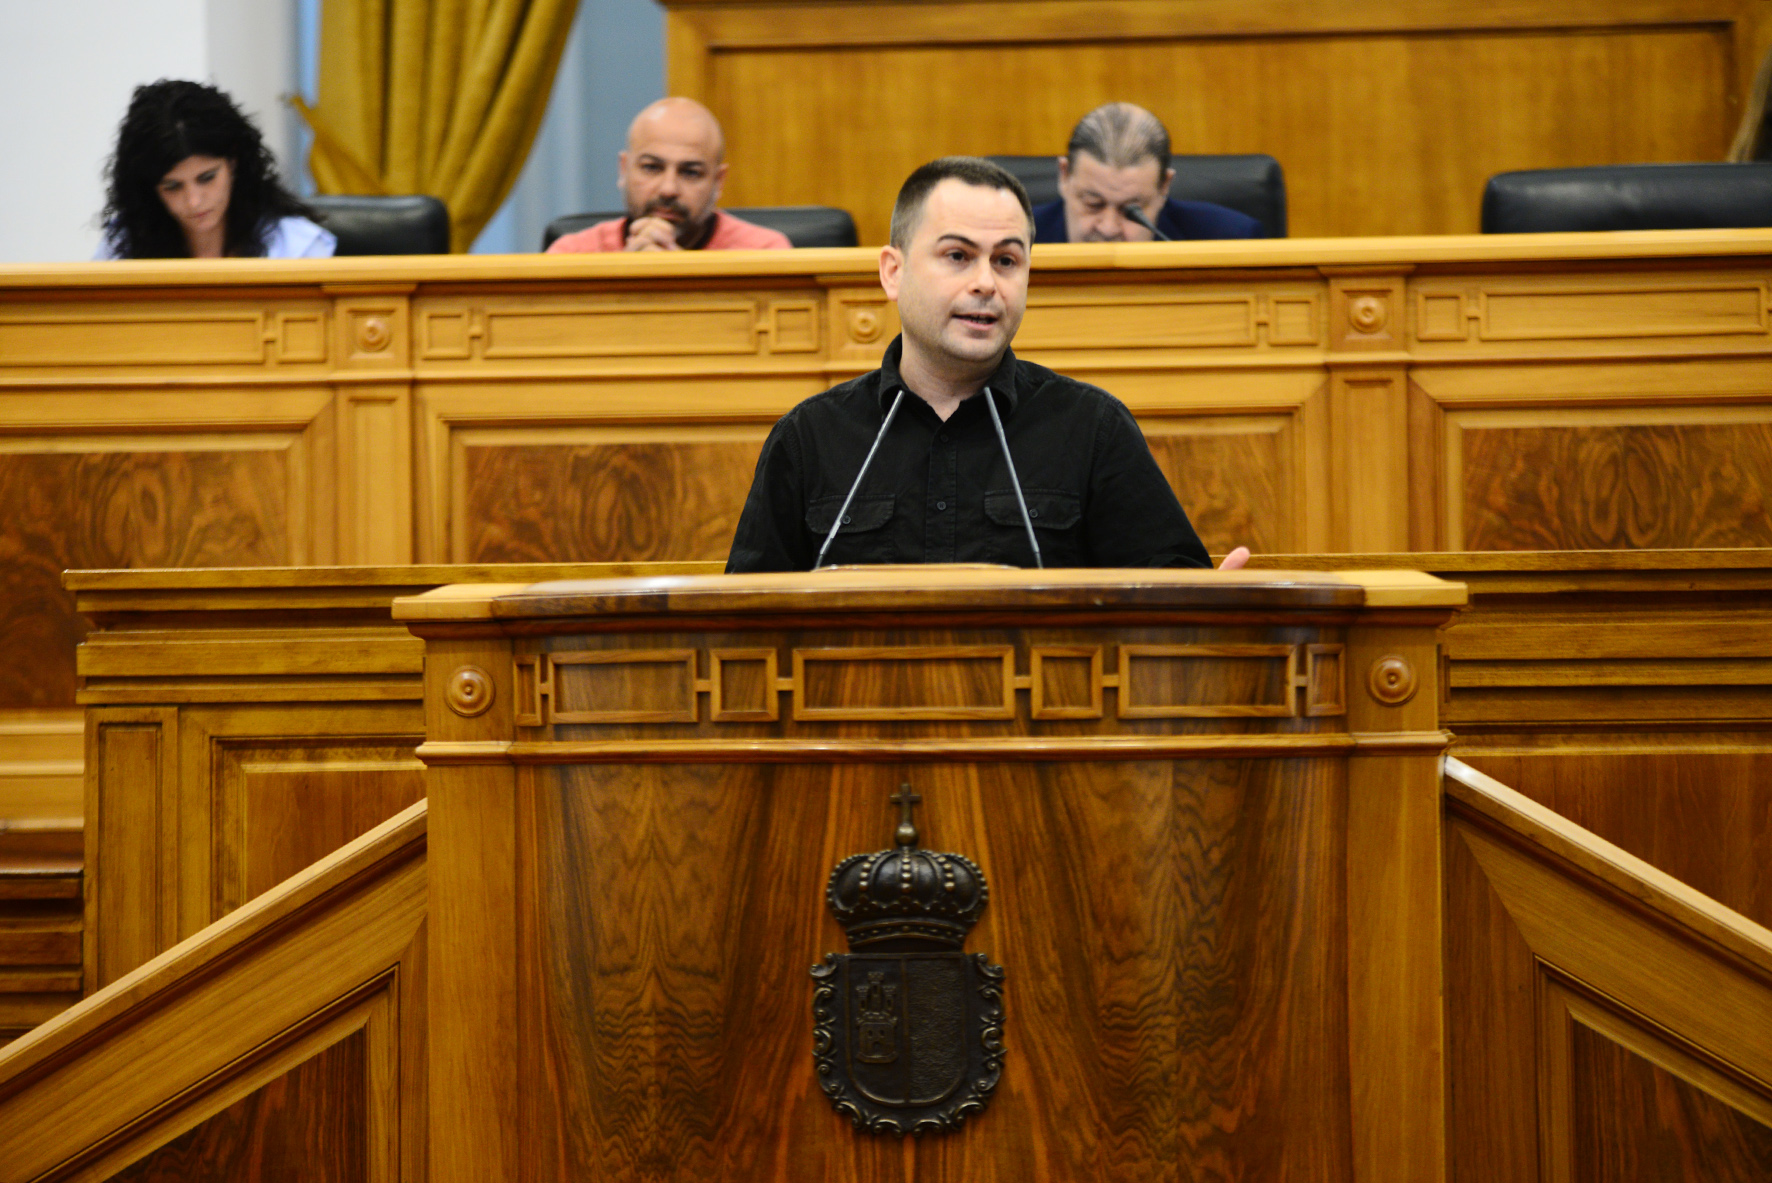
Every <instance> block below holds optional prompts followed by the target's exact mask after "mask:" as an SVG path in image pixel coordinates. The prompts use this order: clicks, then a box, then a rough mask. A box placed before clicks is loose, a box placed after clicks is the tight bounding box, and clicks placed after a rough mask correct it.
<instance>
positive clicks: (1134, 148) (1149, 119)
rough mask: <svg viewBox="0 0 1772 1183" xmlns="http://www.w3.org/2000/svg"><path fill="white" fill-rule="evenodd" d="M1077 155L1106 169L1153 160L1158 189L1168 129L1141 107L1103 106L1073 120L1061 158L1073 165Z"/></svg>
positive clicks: (1163, 172)
mask: <svg viewBox="0 0 1772 1183" xmlns="http://www.w3.org/2000/svg"><path fill="white" fill-rule="evenodd" d="M1079 152H1087V153H1089V155H1091V156H1093V157H1095V159H1097V160H1099V161H1101V162H1102V163H1103V164H1105V165H1107V166H1108V167H1109V168H1131V167H1132V166H1133V165H1135V164H1137V163H1139V162H1140V161H1143V160H1155V161H1156V162H1157V183H1158V184H1159V185H1161V184H1162V183H1163V178H1164V176H1165V175H1167V174H1168V172H1169V129H1168V128H1166V127H1164V126H1163V121H1162V120H1161V119H1158V118H1157V117H1156V116H1155V115H1152V114H1151V113H1150V112H1149V111H1146V110H1145V109H1144V108H1143V107H1139V106H1134V105H1133V104H1131V103H1107V104H1105V105H1103V106H1100V107H1097V108H1095V110H1093V111H1091V112H1089V114H1087V115H1085V116H1083V118H1081V119H1079V120H1077V126H1076V127H1074V128H1072V129H1071V142H1070V144H1069V146H1068V147H1066V148H1065V155H1066V156H1067V157H1069V158H1070V159H1071V160H1073V161H1074V160H1076V158H1077V153H1079ZM1071 167H1072V168H1075V167H1076V165H1075V164H1073V165H1072V166H1071Z"/></svg>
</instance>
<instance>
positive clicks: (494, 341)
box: [417, 292, 824, 362]
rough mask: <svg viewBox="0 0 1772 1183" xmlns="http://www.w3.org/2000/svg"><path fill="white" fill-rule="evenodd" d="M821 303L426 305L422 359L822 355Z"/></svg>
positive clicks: (717, 298)
mask: <svg viewBox="0 0 1772 1183" xmlns="http://www.w3.org/2000/svg"><path fill="white" fill-rule="evenodd" d="M823 304H824V301H823V299H822V298H821V297H813V296H798V297H796V296H793V295H782V296H750V295H728V294H726V293H713V292H709V293H702V294H690V295H678V294H675V293H655V294H653V295H651V296H641V297H634V296H616V297H614V298H610V299H606V300H601V301H598V302H596V303H585V302H582V301H554V300H547V299H546V298H541V299H530V300H525V301H521V302H510V303H494V304H474V305H468V306H463V305H459V304H456V303H454V302H453V301H448V300H438V301H434V302H426V303H425V304H424V306H423V307H422V308H421V310H420V312H419V325H418V330H417V332H418V356H419V359H420V360H421V361H423V362H453V361H469V360H479V359H484V360H487V361H505V362H511V361H516V362H534V361H547V360H549V359H559V358H584V359H590V358H630V357H683V356H692V355H701V356H734V355H737V356H743V355H751V356H755V355H759V354H763V355H767V354H796V353H815V352H818V351H819V350H820V349H821V348H822V347H823V340H822V338H823V334H822V327H823V321H824V308H823Z"/></svg>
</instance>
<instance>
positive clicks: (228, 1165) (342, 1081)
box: [111, 1031, 369, 1183]
mask: <svg viewBox="0 0 1772 1183" xmlns="http://www.w3.org/2000/svg"><path fill="white" fill-rule="evenodd" d="M364 1044H365V1038H364V1036H363V1033H362V1032H360V1031H359V1032H357V1033H355V1034H352V1035H348V1036H346V1037H345V1038H344V1039H341V1040H339V1041H338V1042H337V1043H335V1044H333V1045H332V1046H330V1047H328V1048H326V1049H325V1050H324V1051H322V1052H320V1053H319V1054H318V1055H316V1056H314V1057H313V1058H311V1059H308V1060H304V1061H303V1062H302V1063H300V1064H298V1065H296V1066H295V1067H294V1068H292V1069H290V1070H289V1071H288V1072H286V1073H284V1074H283V1075H282V1076H280V1077H278V1078H277V1079H276V1080H273V1081H271V1082H270V1083H268V1084H266V1085H264V1086H263V1087H261V1088H259V1089H258V1090H257V1091H256V1092H253V1093H250V1094H248V1095H247V1096H246V1097H243V1098H242V1099H240V1100H238V1101H236V1102H234V1103H233V1104H232V1105H230V1106H228V1107H227V1108H226V1109H224V1110H222V1111H221V1112H220V1113H217V1114H216V1115H215V1116H213V1117H210V1118H207V1119H206V1120H204V1121H202V1122H200V1123H199V1124H198V1125H196V1126H195V1127H193V1128H192V1129H190V1130H188V1131H186V1132H185V1133H183V1134H181V1135H179V1136H178V1137H177V1138H174V1139H173V1140H172V1141H170V1142H168V1143H167V1144H166V1145H164V1146H162V1147H160V1148H159V1149H158V1150H155V1151H154V1152H153V1153H151V1154H149V1155H147V1156H146V1157H144V1158H141V1159H139V1160H137V1161H136V1162H133V1163H131V1164H130V1165H129V1166H127V1167H125V1168H124V1169H123V1170H121V1171H118V1172H117V1173H116V1174H114V1175H112V1176H111V1179H112V1180H113V1183H196V1181H198V1180H214V1181H215V1183H222V1181H223V1180H226V1181H228V1183H297V1181H298V1180H299V1181H301V1183H359V1181H360V1180H365V1179H367V1178H368V1177H369V1174H368V1162H367V1153H366V1149H367V1148H366V1145H365V1143H366V1140H367V1139H366V1137H365V1131H364V1128H363V1127H364V1120H365V1110H364V1079H365V1071H366V1066H365V1063H364V1059H365V1056H364V1050H365V1049H364Z"/></svg>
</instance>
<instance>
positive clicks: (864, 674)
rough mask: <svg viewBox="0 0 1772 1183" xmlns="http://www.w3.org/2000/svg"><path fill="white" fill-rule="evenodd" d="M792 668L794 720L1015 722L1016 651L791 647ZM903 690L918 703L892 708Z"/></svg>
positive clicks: (980, 647)
mask: <svg viewBox="0 0 1772 1183" xmlns="http://www.w3.org/2000/svg"><path fill="white" fill-rule="evenodd" d="M883 665H889V666H890V667H892V668H889V669H888V668H881V667H882V666H883ZM793 670H794V673H793V679H794V680H793V703H794V706H793V717H794V718H795V719H796V720H799V721H812V720H823V721H826V722H852V721H859V720H868V719H893V720H913V719H929V720H936V719H1013V718H1015V690H1016V684H1015V683H1016V679H1015V647H1014V646H1013V645H908V646H855V647H845V648H832V649H795V650H794V666H793ZM820 670H823V671H827V672H825V673H824V674H823V675H822V676H821V675H820V674H819V672H818V671H820ZM968 673H970V674H972V675H973V676H972V677H968V676H967V675H968ZM907 684H908V687H911V688H914V690H913V691H912V692H913V693H918V694H919V696H920V697H921V698H922V699H923V701H921V702H912V703H910V704H908V705H889V703H890V700H891V699H893V698H895V697H900V698H902V695H896V694H894V691H895V690H899V689H903V688H906V687H907Z"/></svg>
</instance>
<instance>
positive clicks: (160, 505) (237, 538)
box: [0, 436, 309, 708]
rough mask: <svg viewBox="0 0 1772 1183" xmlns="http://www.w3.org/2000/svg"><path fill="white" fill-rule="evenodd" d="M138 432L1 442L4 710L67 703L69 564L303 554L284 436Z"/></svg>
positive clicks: (274, 558) (291, 455)
mask: <svg viewBox="0 0 1772 1183" xmlns="http://www.w3.org/2000/svg"><path fill="white" fill-rule="evenodd" d="M214 443H215V441H203V442H199V441H191V442H189V443H180V444H178V445H176V446H168V444H167V443H166V442H165V441H164V440H163V439H162V440H161V441H155V440H146V439H140V438H139V437H114V438H111V439H91V438H87V439H84V440H75V439H66V438H63V439H55V440H50V439H41V438H39V439H35V440H33V439H28V438H14V439H10V440H6V441H4V442H3V443H0V505H4V506H6V507H7V511H6V514H5V515H4V520H0V559H3V561H0V651H4V652H5V653H6V654H7V655H8V658H7V660H6V661H5V662H0V708H5V707H24V706H34V707H46V706H72V705H73V703H74V647H75V646H76V645H78V644H79V643H80V641H81V640H82V639H83V638H84V637H85V635H86V630H85V627H84V626H83V625H82V623H81V621H80V618H79V617H78V616H77V615H75V613H74V603H73V598H72V597H71V596H69V595H68V594H67V593H65V592H64V591H63V590H62V587H61V573H62V571H64V570H66V569H69V568H100V567H215V566H256V565H270V564H287V563H297V562H302V561H305V560H306V559H308V557H309V554H308V548H307V545H306V539H305V537H303V535H304V534H305V532H306V527H307V521H306V512H305V508H306V507H305V506H303V505H299V504H296V503H294V502H293V499H292V491H293V490H292V481H295V480H298V479H300V478H301V477H303V476H305V474H304V473H301V472H300V471H299V470H300V469H301V468H302V467H303V464H304V457H303V450H302V448H301V446H300V444H299V443H297V442H296V441H293V440H290V439H289V438H288V437H278V436H266V437H260V438H259V439H258V440H255V441H252V442H251V443H250V444H248V446H245V447H233V446H227V447H214V446H213V444H214Z"/></svg>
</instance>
